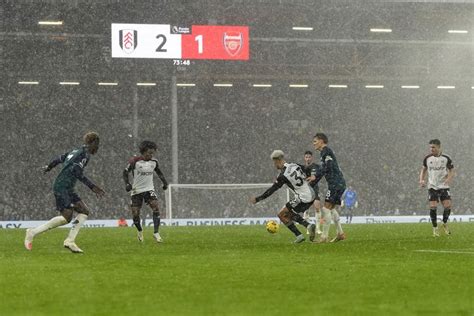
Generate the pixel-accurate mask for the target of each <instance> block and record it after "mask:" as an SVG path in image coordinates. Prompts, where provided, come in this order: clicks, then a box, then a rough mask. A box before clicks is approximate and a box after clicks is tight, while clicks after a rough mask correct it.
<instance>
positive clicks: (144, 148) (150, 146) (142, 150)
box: [138, 140, 158, 154]
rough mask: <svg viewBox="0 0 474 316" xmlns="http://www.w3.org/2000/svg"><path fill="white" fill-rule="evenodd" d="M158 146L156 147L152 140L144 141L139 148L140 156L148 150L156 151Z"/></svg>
mask: <svg viewBox="0 0 474 316" xmlns="http://www.w3.org/2000/svg"><path fill="white" fill-rule="evenodd" d="M157 148H158V146H157V145H156V143H155V142H152V141H150V140H144V141H142V142H141V143H140V146H138V149H139V150H140V154H143V153H145V151H147V150H148V149H154V150H156V149H157Z"/></svg>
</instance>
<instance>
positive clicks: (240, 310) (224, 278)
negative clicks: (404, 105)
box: [0, 223, 474, 315]
mask: <svg viewBox="0 0 474 316" xmlns="http://www.w3.org/2000/svg"><path fill="white" fill-rule="evenodd" d="M344 228H345V230H346V233H347V235H348V240H346V241H343V242H339V243H336V244H323V245H317V244H311V243H309V242H305V243H303V244H298V245H294V244H291V241H292V240H293V236H292V235H290V233H289V232H288V231H287V230H286V229H285V228H284V227H282V226H281V227H280V231H279V233H277V234H275V235H270V234H269V233H267V232H266V230H265V227H263V226H234V227H230V226H225V227H163V228H162V231H161V233H162V236H163V238H164V240H165V243H163V244H156V243H155V242H154V240H153V239H152V231H151V230H146V231H145V241H144V243H142V244H140V243H139V242H138V241H137V239H136V238H135V236H136V234H135V229H134V228H89V229H83V230H82V231H81V233H80V235H79V237H78V240H77V243H78V245H79V246H80V247H81V248H82V249H83V250H84V252H85V253H84V254H72V253H70V252H69V251H68V250H66V249H64V248H62V241H63V239H64V238H65V236H66V234H67V230H65V229H56V230H52V231H50V232H47V233H45V234H43V235H41V236H39V237H37V238H36V239H35V242H34V244H33V251H32V252H28V251H26V250H25V249H24V248H23V238H24V232H25V231H24V230H13V229H12V230H7V229H3V230H0V298H1V299H0V315H125V314H128V315H474V233H473V232H474V224H468V223H453V224H451V230H452V232H453V235H451V236H445V235H444V234H442V235H441V237H439V238H433V237H432V236H431V227H430V225H429V224H377V225H344ZM333 234H334V232H333Z"/></svg>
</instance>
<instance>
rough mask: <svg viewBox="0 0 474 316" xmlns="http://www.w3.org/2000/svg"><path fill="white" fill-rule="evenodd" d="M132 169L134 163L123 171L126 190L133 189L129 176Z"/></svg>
mask: <svg viewBox="0 0 474 316" xmlns="http://www.w3.org/2000/svg"><path fill="white" fill-rule="evenodd" d="M131 171H132V164H131V163H129V164H128V165H127V167H126V168H125V169H124V170H123V173H122V177H123V181H124V182H125V190H126V191H127V192H130V191H131V190H132V184H131V183H130V179H129V178H128V174H129V173H130V172H131Z"/></svg>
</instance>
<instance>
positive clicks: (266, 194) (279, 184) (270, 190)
mask: <svg viewBox="0 0 474 316" xmlns="http://www.w3.org/2000/svg"><path fill="white" fill-rule="evenodd" d="M283 184H284V179H283V176H281V175H280V176H279V177H278V178H277V180H276V181H275V183H273V185H272V186H271V187H270V188H268V190H266V191H265V192H263V194H262V195H259V196H257V197H252V198H251V199H250V202H252V203H253V204H255V203H258V202H260V201H262V200H265V199H266V198H267V197H269V196H270V195H272V194H273V193H275V192H276V191H277V190H278V189H280V188H281V187H282V186H283Z"/></svg>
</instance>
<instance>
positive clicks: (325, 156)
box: [313, 133, 346, 243]
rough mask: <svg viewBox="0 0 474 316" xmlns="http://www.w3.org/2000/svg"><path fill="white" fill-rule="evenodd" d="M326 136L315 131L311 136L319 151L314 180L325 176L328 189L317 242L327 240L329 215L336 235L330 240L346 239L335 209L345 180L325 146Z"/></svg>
mask: <svg viewBox="0 0 474 316" xmlns="http://www.w3.org/2000/svg"><path fill="white" fill-rule="evenodd" d="M327 144H328V137H327V136H326V134H323V133H317V134H316V135H315V136H314V138H313V145H314V148H315V149H316V150H318V151H319V152H320V153H321V169H320V171H319V172H318V174H316V181H317V182H319V181H320V180H321V179H322V178H323V177H325V178H326V181H327V184H328V191H327V194H326V199H325V201H324V207H323V209H322V217H323V221H324V224H323V234H322V235H321V239H320V240H319V242H321V243H324V242H328V238H329V227H330V225H331V217H332V220H333V221H334V224H335V225H336V229H337V236H336V237H335V238H334V239H332V240H331V242H336V241H340V240H344V239H346V235H345V233H344V231H343V230H342V227H341V222H340V217H339V213H338V212H337V210H336V209H335V206H336V205H341V200H342V195H343V194H344V191H345V190H346V181H345V180H344V176H343V175H342V172H341V169H339V164H338V163H337V159H336V156H335V155H334V152H333V151H332V149H331V148H329V147H328V146H327Z"/></svg>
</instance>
